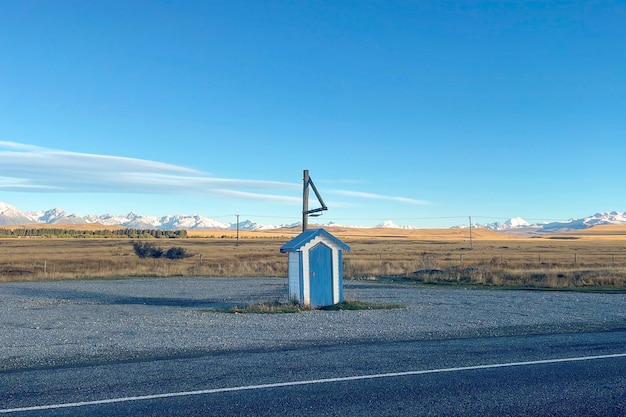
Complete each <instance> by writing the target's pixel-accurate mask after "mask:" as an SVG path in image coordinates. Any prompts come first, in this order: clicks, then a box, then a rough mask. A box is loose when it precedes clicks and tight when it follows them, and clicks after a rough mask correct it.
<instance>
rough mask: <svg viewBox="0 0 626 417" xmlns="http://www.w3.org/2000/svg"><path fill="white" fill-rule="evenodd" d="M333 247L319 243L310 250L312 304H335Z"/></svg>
mask: <svg viewBox="0 0 626 417" xmlns="http://www.w3.org/2000/svg"><path fill="white" fill-rule="evenodd" d="M332 255H333V254H332V249H331V248H329V247H328V246H326V245H324V244H323V243H318V244H317V245H315V246H314V247H313V248H311V250H310V251H309V279H310V281H309V282H310V289H311V305H312V306H314V307H317V306H330V305H332V304H333V274H332V271H333V261H332V259H333V256H332Z"/></svg>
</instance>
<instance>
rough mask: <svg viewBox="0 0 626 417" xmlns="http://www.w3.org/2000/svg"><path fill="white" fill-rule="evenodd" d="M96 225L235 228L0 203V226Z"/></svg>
mask: <svg viewBox="0 0 626 417" xmlns="http://www.w3.org/2000/svg"><path fill="white" fill-rule="evenodd" d="M89 223H99V224H102V225H105V226H124V227H129V228H133V229H157V230H201V229H206V230H214V229H217V230H226V229H236V228H237V223H223V222H219V221H217V220H213V219H210V218H208V217H204V216H200V215H197V214H194V215H191V216H189V215H183V214H177V215H174V216H170V215H167V216H162V217H157V216H142V215H139V214H136V213H133V212H130V213H128V214H127V215H125V216H123V215H119V214H101V215H96V214H90V215H87V216H84V217H81V216H78V215H77V214H68V213H66V212H65V211H63V210H61V209H59V208H54V209H51V210H48V211H38V212H32V213H26V212H23V211H21V210H20V209H18V208H17V207H14V206H12V205H10V204H7V203H1V202H0V225H5V226H10V225H18V224H19V225H23V224H89ZM282 226H283V225H281V226H266V225H262V224H259V223H256V222H253V221H251V220H244V221H242V222H240V223H239V229H241V230H260V229H273V228H275V227H282Z"/></svg>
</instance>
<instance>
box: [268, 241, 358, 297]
mask: <svg viewBox="0 0 626 417" xmlns="http://www.w3.org/2000/svg"><path fill="white" fill-rule="evenodd" d="M349 251H350V247H349V246H348V245H346V244H345V243H343V242H342V241H340V240H339V239H337V238H336V237H335V236H333V235H331V234H330V233H329V232H327V231H326V230H324V229H308V230H305V231H304V232H302V233H300V234H299V235H298V236H296V237H295V238H293V239H291V240H290V241H289V242H287V243H285V244H284V245H283V246H281V248H280V252H281V253H287V254H288V256H289V258H288V262H289V265H288V274H289V298H291V299H296V300H298V301H299V302H300V303H302V304H305V305H310V306H313V307H320V306H329V305H333V304H337V303H340V302H342V301H343V267H342V253H343V252H349Z"/></svg>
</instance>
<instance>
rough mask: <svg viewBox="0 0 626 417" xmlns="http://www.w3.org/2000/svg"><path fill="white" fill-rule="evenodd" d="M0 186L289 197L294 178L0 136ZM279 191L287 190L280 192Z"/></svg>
mask: <svg viewBox="0 0 626 417" xmlns="http://www.w3.org/2000/svg"><path fill="white" fill-rule="evenodd" d="M0 159H1V160H2V164H0V190H4V191H23V192H62V193H83V192H95V193H98V192H101V193H145V194H213V195H222V196H225V195H228V196H231V197H237V198H247V199H265V200H271V201H282V202H285V203H294V202H295V201H297V200H298V199H297V198H296V197H293V194H292V192H293V191H294V190H296V189H298V188H299V187H300V186H299V185H298V184H293V183H286V182H278V181H264V180H251V179H231V178H215V177H212V176H210V175H209V174H207V173H204V172H202V171H198V170H194V169H191V168H187V167H183V166H178V165H172V164H166V163H162V162H156V161H150V160H145V159H136V158H126V157H120V156H110V155H95V154H87V153H78V152H68V151H62V150H55V149H48V148H42V147H37V146H32V145H27V144H21V143H15V142H5V141H0ZM276 191H284V192H287V193H288V194H292V195H279V194H276Z"/></svg>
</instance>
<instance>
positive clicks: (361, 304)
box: [213, 300, 405, 314]
mask: <svg viewBox="0 0 626 417" xmlns="http://www.w3.org/2000/svg"><path fill="white" fill-rule="evenodd" d="M404 307H405V306H403V305H400V304H392V303H373V302H367V301H357V300H345V301H343V302H341V303H338V304H334V305H332V306H323V307H317V308H313V307H311V306H307V305H303V304H300V303H299V302H298V301H297V300H291V301H288V302H283V301H278V300H277V301H272V302H267V303H258V304H249V305H245V306H233V307H230V308H225V309H220V310H217V311H220V312H224V313H238V314H283V313H299V312H301V311H313V310H323V311H339V310H389V309H395V308H404ZM213 311H215V310H213Z"/></svg>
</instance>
